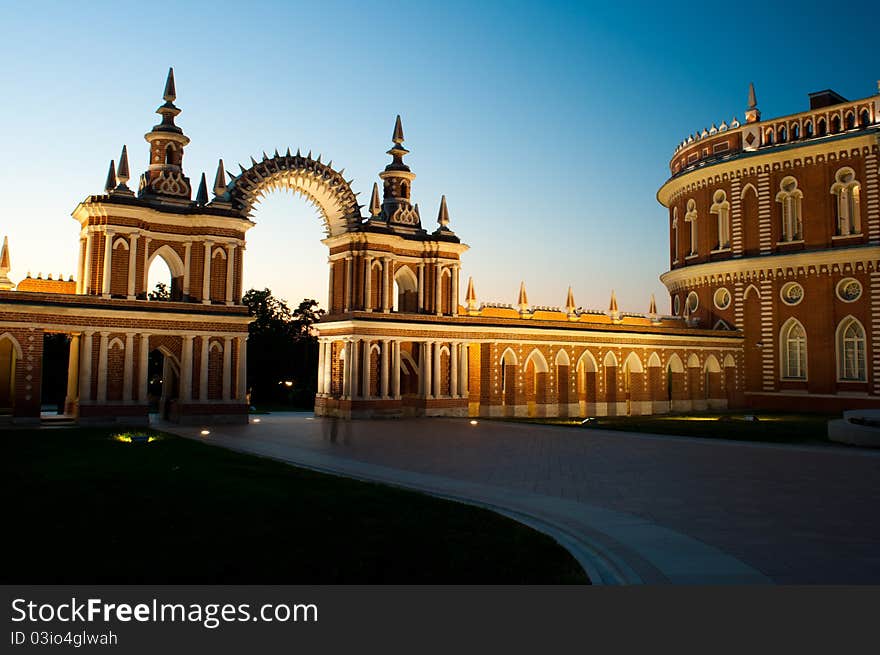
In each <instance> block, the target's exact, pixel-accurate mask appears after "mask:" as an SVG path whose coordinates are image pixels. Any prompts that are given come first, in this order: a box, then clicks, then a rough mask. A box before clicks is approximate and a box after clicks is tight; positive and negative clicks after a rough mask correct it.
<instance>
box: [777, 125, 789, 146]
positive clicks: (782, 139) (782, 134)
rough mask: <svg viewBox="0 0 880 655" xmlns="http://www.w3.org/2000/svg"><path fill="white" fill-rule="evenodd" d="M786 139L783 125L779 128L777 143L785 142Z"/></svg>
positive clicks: (786, 135) (786, 133) (786, 134)
mask: <svg viewBox="0 0 880 655" xmlns="http://www.w3.org/2000/svg"><path fill="white" fill-rule="evenodd" d="M787 140H788V132H786V131H785V126H784V125H783V126H782V127H780V128H779V143H785V142H786V141H787Z"/></svg>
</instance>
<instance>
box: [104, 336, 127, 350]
mask: <svg viewBox="0 0 880 655" xmlns="http://www.w3.org/2000/svg"><path fill="white" fill-rule="evenodd" d="M115 348H119V350H125V344H124V343H122V339H120V338H119V337H113V338H112V339H111V340H110V343H108V344H107V350H108V351H110V350H113V349H115Z"/></svg>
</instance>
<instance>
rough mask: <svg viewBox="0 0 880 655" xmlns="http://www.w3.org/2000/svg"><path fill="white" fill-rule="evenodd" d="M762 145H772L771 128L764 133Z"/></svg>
mask: <svg viewBox="0 0 880 655" xmlns="http://www.w3.org/2000/svg"><path fill="white" fill-rule="evenodd" d="M764 144H765V145H768V146H772V145H773V128H772V127H771V128H770V129H768V130H767V131H766V132H765V133H764Z"/></svg>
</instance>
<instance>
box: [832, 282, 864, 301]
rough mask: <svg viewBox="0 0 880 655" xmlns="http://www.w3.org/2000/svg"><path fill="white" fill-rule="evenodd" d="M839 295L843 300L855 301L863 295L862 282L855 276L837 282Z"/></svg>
mask: <svg viewBox="0 0 880 655" xmlns="http://www.w3.org/2000/svg"><path fill="white" fill-rule="evenodd" d="M837 297H838V298H840V299H841V300H842V301H843V302H855V301H856V300H858V299H859V298H861V297H862V284H861V282H859V281H858V280H856V279H855V278H851V277H848V278H844V279H843V280H841V281H840V282H838V283H837Z"/></svg>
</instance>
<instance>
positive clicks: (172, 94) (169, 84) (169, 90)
mask: <svg viewBox="0 0 880 655" xmlns="http://www.w3.org/2000/svg"><path fill="white" fill-rule="evenodd" d="M184 77H186V76H185V75H184ZM185 81H186V80H184V82H185ZM162 97H163V99H164V100H165V102H174V101H175V100H177V90H176V89H175V88H174V68H173V67H172V68H169V69H168V79H166V80H165V93H163V94H162Z"/></svg>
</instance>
